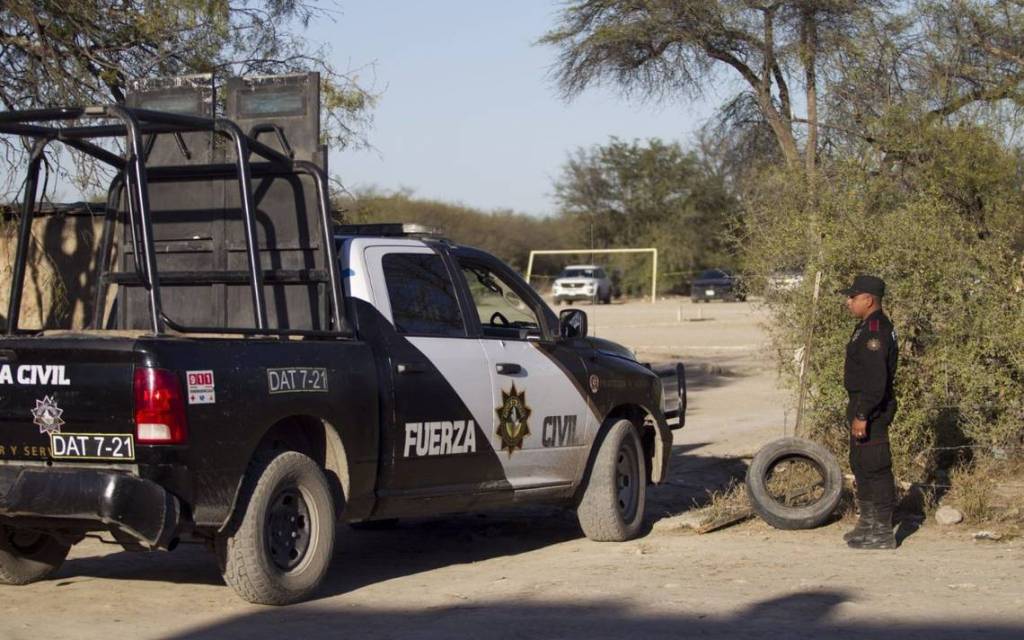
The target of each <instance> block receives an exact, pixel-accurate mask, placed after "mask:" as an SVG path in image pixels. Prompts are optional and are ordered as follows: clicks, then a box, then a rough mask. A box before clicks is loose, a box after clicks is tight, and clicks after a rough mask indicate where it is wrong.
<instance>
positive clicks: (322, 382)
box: [267, 367, 327, 393]
mask: <svg viewBox="0 0 1024 640" xmlns="http://www.w3.org/2000/svg"><path fill="white" fill-rule="evenodd" d="M267 390H268V391H269V392H270V393H299V392H319V393H326V392H327V369H324V368H321V367H280V368H276V369H267Z"/></svg>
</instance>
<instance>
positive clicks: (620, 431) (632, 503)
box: [576, 420, 647, 542]
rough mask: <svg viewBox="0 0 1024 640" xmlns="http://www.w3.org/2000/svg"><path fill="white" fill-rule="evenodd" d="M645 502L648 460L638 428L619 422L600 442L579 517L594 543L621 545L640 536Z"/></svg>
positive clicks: (578, 511)
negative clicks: (618, 543) (641, 443)
mask: <svg viewBox="0 0 1024 640" xmlns="http://www.w3.org/2000/svg"><path fill="white" fill-rule="evenodd" d="M646 502H647V459H646V458H645V456H644V450H643V447H642V446H641V445H640V438H639V437H638V436H637V433H636V427H635V426H633V423H632V422H630V421H629V420H619V421H617V422H616V423H615V424H613V425H612V426H611V428H610V429H609V430H608V432H607V433H606V434H605V437H604V440H602V441H601V445H600V448H599V449H598V451H597V456H596V457H595V458H594V465H593V468H592V469H591V470H590V478H589V479H588V480H587V486H586V488H585V489H584V491H583V498H582V499H581V500H580V503H579V506H578V507H576V517H577V518H578V519H579V522H580V527H581V528H582V529H583V533H584V534H585V535H586V536H587V537H588V538H590V539H591V540H596V541H598V542H622V541H624V540H630V539H632V538H635V537H636V536H637V535H638V534H639V533H640V527H641V525H642V524H643V520H644V508H645V506H646Z"/></svg>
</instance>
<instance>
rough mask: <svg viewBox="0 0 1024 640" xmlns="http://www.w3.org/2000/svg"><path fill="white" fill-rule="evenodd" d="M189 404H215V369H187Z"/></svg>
mask: <svg viewBox="0 0 1024 640" xmlns="http://www.w3.org/2000/svg"><path fill="white" fill-rule="evenodd" d="M185 377H186V380H187V382H188V403H189V404H214V403H215V402H217V394H216V387H215V385H214V383H213V371H210V370H205V371H186V372H185Z"/></svg>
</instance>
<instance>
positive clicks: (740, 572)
mask: <svg viewBox="0 0 1024 640" xmlns="http://www.w3.org/2000/svg"><path fill="white" fill-rule="evenodd" d="M585 308H586V309H587V311H588V312H589V313H590V316H591V323H592V326H594V328H596V333H597V335H599V336H602V337H607V338H610V339H614V340H619V341H621V342H623V343H624V344H627V345H629V346H631V347H632V348H634V349H636V350H637V351H639V352H640V353H641V354H644V355H646V356H649V357H651V358H658V359H662V358H666V359H667V358H668V357H680V356H681V357H683V358H684V359H685V360H686V361H687V362H688V363H689V364H690V366H691V373H692V374H693V375H692V378H693V384H692V386H691V413H690V419H689V421H688V425H687V427H686V429H684V430H683V431H682V432H678V433H677V434H676V443H675V448H674V459H673V468H672V474H671V478H670V481H669V482H668V483H667V484H665V485H662V486H660V487H657V488H654V489H652V490H651V491H650V494H649V497H650V502H651V508H650V510H649V516H650V520H651V521H652V523H653V522H654V521H657V520H659V519H661V518H663V517H665V516H669V515H676V514H679V513H682V512H684V511H686V510H687V509H688V508H690V506H691V505H692V503H693V501H694V500H699V499H701V498H702V496H703V495H704V493H705V490H706V489H708V488H715V487H720V486H722V485H723V484H725V483H726V482H728V479H729V478H730V477H731V476H733V475H735V474H739V473H742V470H743V468H744V466H745V461H744V457H745V456H749V455H750V454H752V453H753V452H754V451H755V450H756V449H757V448H758V447H759V446H760V444H762V443H764V442H766V441H768V440H770V439H772V438H773V437H776V436H778V435H781V434H782V429H783V422H784V419H785V418H786V417H787V411H786V408H787V406H788V405H789V404H791V403H789V402H788V396H787V395H786V394H785V393H783V392H781V391H780V390H778V389H777V388H776V385H775V375H774V372H773V369H772V367H771V364H770V361H769V360H768V359H767V358H766V357H765V355H764V353H763V350H762V348H763V341H764V339H763V335H762V334H761V332H760V331H759V329H758V327H757V320H758V316H757V312H756V309H754V308H753V307H752V306H751V305H748V304H728V305H726V304H712V305H700V306H699V307H695V306H693V305H690V304H689V303H688V302H685V301H684V302H682V303H678V302H659V303H658V304H657V305H650V304H642V303H632V304H629V305H611V306H606V307H585ZM698 309H699V312H700V314H702V315H703V317H704V319H703V320H702V321H692V322H691V321H689V320H688V318H695V317H696V316H697V313H698ZM788 420H789V422H790V424H791V423H792V413H791V412H789V414H788ZM844 530H845V525H843V524H842V523H837V524H833V525H830V526H827V527H824V528H821V529H818V530H815V531H809V532H807V531H805V532H783V531H776V530H773V529H771V528H769V527H767V526H766V525H764V524H762V523H760V522H756V521H752V522H748V523H746V524H743V525H740V526H737V527H733V528H731V529H727V530H724V531H721V532H718V533H714V534H709V535H705V536H698V535H696V534H693V533H690V532H684V531H682V530H663V529H661V528H657V529H653V530H652V531H650V532H649V533H648V534H647V535H646V536H644V537H642V538H641V539H639V540H635V541H632V542H628V543H622V544H610V543H593V542H590V541H588V540H586V539H584V538H583V537H582V534H581V533H580V531H579V529H578V527H577V525H576V523H575V520H574V518H573V517H572V516H571V514H567V513H564V512H562V511H559V510H553V509H530V510H528V511H514V512H511V511H510V512H502V513H489V514H486V515H477V514H470V515H461V516H457V517H452V518H438V519H429V520H417V521H410V522H405V523H402V524H401V525H400V526H399V527H398V528H397V529H394V530H390V531H351V530H347V529H345V530H343V531H342V534H341V538H340V540H339V544H338V547H339V551H338V553H337V555H336V557H335V560H334V565H333V568H332V571H331V574H330V577H329V580H328V582H327V584H326V586H325V588H324V589H323V591H322V592H321V593H320V594H319V597H318V598H317V599H316V600H314V601H312V602H308V603H305V604H302V605H298V606H293V607H289V608H285V609H274V608H267V607H257V606H251V605H248V604H245V603H243V602H242V601H240V600H239V599H237V598H236V597H235V595H234V594H233V593H232V592H231V590H230V589H228V588H227V587H225V586H224V585H223V583H222V582H221V579H220V576H219V575H218V573H217V570H216V568H215V566H214V562H213V559H212V556H210V554H208V553H207V552H206V551H205V550H204V549H202V548H200V547H194V546H185V547H182V548H180V549H178V550H177V551H175V552H173V553H169V554H168V553H165V554H151V555H137V554H128V553H123V552H120V551H118V548H117V547H108V546H103V545H101V544H99V543H97V542H93V541H89V542H86V543H83V544H81V545H79V546H78V547H76V548H75V549H73V550H72V556H71V559H70V560H69V561H68V562H67V563H66V564H65V566H64V568H63V569H62V570H61V571H60V573H59V574H58V576H57V577H56V578H55V579H53V580H50V581H47V582H43V583H39V584H35V585H31V586H28V587H21V588H10V587H7V588H2V589H0V603H2V608H0V611H2V613H0V638H3V639H8V638H10V639H17V640H21V639H24V640H39V638H47V639H51V638H103V639H104V640H107V639H110V638H202V639H208V638H211V639H212V638H246V639H257V638H298V639H300V640H313V639H316V638H359V639H360V640H363V639H366V638H476V637H487V638H588V639H589V638H624V637H636V638H691V637H692V638H721V639H723V640H724V639H725V638H730V639H732V638H766V637H767V638H821V637H829V638H858V639H861V640H863V639H866V638H871V639H882V640H909V639H914V638H922V639H924V638H927V639H928V640H954V639H955V640H960V639H964V638H986V640H991V639H995V638H1014V639H1017V640H1020V639H1021V638H1024V585H1022V581H1021V576H1022V575H1024V545H1022V544H1021V542H1019V541H1016V540H1013V541H1009V542H1003V543H980V542H974V541H972V540H971V538H970V532H971V531H972V530H971V529H970V528H960V529H955V530H954V531H947V530H939V529H938V528H937V527H934V526H928V527H924V528H922V529H920V530H918V531H916V532H915V533H913V535H911V536H909V537H908V538H906V539H905V540H904V543H903V546H902V547H901V548H900V549H899V550H898V551H896V552H854V551H851V550H848V549H847V548H846V547H845V545H843V544H842V542H841V540H840V537H841V535H842V533H843V531H844Z"/></svg>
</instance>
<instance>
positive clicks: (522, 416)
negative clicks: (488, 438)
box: [494, 382, 533, 456]
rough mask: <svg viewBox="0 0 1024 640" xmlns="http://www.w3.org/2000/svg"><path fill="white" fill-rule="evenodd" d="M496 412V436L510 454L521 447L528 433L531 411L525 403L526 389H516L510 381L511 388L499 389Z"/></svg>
mask: <svg viewBox="0 0 1024 640" xmlns="http://www.w3.org/2000/svg"><path fill="white" fill-rule="evenodd" d="M494 411H495V413H497V414H498V430H497V432H496V433H497V434H498V437H499V438H501V448H502V449H504V450H505V451H508V455H509V456H511V455H512V451H514V450H515V449H522V448H523V439H524V438H526V436H528V435H530V426H529V422H528V421H529V419H530V414H531V413H533V412H532V411H531V409H530V407H529V406H527V404H526V391H517V390H516V385H515V383H514V382H513V383H512V389H511V390H510V391H508V392H507V393H506V392H505V390H504V389H502V391H501V406H500V407H497V408H496V409H495V410H494Z"/></svg>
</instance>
